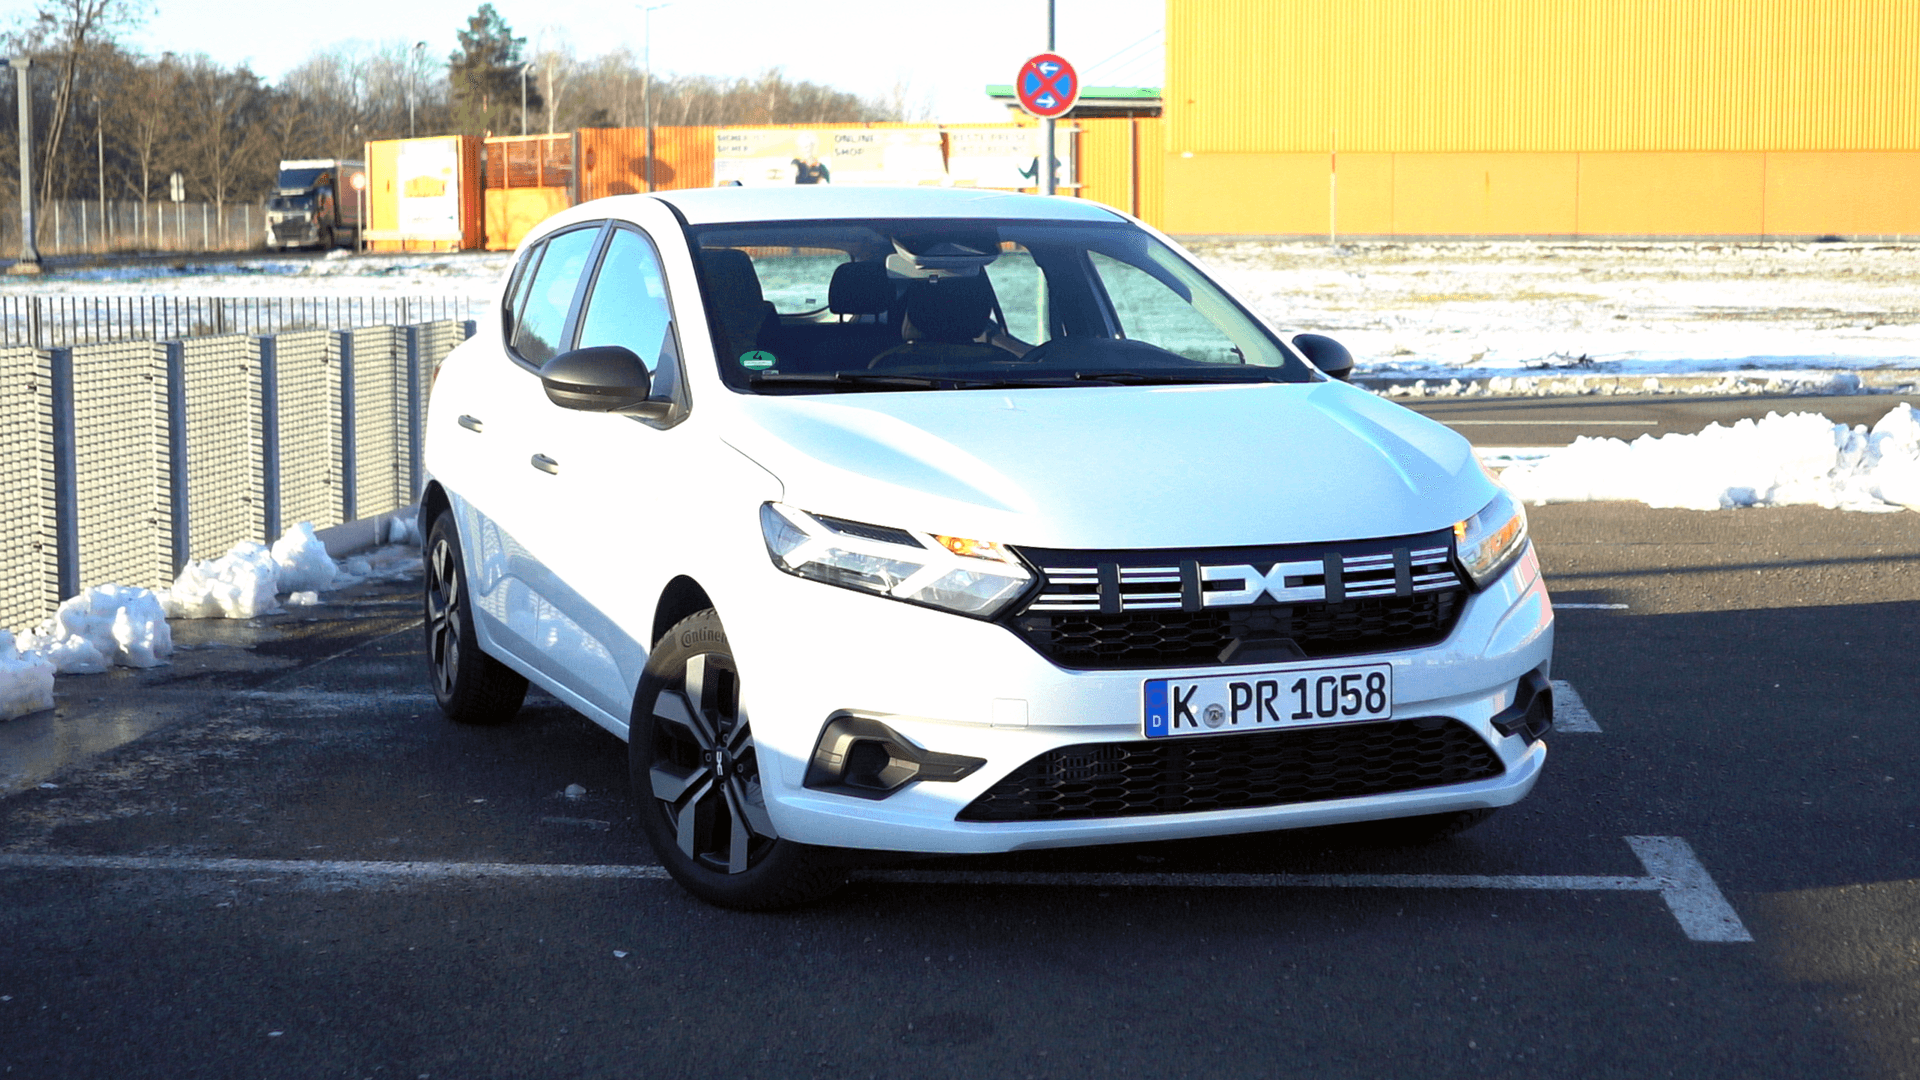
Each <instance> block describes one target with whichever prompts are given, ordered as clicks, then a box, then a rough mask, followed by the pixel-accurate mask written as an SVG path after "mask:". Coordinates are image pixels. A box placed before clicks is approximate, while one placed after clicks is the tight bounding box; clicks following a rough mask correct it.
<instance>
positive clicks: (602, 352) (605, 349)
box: [540, 345, 673, 420]
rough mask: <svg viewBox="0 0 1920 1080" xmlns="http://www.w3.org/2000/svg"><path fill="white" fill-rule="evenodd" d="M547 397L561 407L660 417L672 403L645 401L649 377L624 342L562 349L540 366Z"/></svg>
mask: <svg viewBox="0 0 1920 1080" xmlns="http://www.w3.org/2000/svg"><path fill="white" fill-rule="evenodd" d="M540 385H541V386H543V387H545V388H546V391H547V400H548V401H551V402H553V403H554V404H555V405H558V406H560V407H561V408H563V409H577V410H579V411H580V412H610V413H620V414H621V415H623V416H640V417H645V418H647V419H650V420H660V419H664V418H665V417H666V415H667V413H668V411H669V410H671V409H672V408H673V403H672V402H669V401H648V400H647V397H648V396H649V395H650V394H652V393H653V378H652V376H650V375H648V374H647V365H646V363H645V362H644V361H642V360H641V359H640V357H639V356H638V355H637V354H635V353H634V351H633V350H632V349H629V348H627V347H626V346H625V345H593V346H590V347H588V348H585V349H575V350H573V351H572V352H564V353H561V354H560V355H559V356H556V357H554V358H553V359H551V360H549V361H547V362H546V363H545V364H542V365H541V366H540Z"/></svg>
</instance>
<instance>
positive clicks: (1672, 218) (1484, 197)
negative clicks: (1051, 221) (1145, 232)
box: [1149, 152, 1920, 237]
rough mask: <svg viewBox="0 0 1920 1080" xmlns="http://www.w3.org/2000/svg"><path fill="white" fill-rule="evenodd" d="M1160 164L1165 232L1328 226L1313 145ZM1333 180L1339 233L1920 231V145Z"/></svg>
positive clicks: (1593, 160) (1389, 164)
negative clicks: (1900, 149) (1302, 150)
mask: <svg viewBox="0 0 1920 1080" xmlns="http://www.w3.org/2000/svg"><path fill="white" fill-rule="evenodd" d="M1164 167H1165V170H1166V174H1165V175H1166V181H1165V200H1164V207H1163V208H1162V209H1161V210H1160V213H1159V219H1158V220H1157V221H1155V222H1154V223H1155V224H1157V225H1159V226H1160V227H1161V228H1162V229H1164V230H1166V231H1167V232H1170V233H1176V234H1182V235H1204V234H1211V235H1306V236H1324V235H1326V233H1327V227H1328V217H1329V200H1328V191H1327V187H1328V184H1327V173H1328V159H1327V155H1325V154H1194V155H1190V156H1189V155H1183V154H1167V155H1165V158H1164ZM1339 180H1340V182H1339V219H1338V222H1337V224H1338V230H1339V233H1340V235H1345V236H1729V237H1734V236H1738V237H1757V236H1782V237H1793V236H1799V237H1807V236H1825V235H1839V236H1905V237H1920V152H1916V153H1860V154H1848V153H1774V154H1761V153H1589V154H1572V153H1563V154H1420V153H1412V154H1345V153H1343V154H1341V155H1340V166H1339ZM1149 220H1152V219H1149Z"/></svg>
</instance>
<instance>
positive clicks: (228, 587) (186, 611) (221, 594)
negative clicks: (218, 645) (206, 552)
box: [166, 540, 280, 619]
mask: <svg viewBox="0 0 1920 1080" xmlns="http://www.w3.org/2000/svg"><path fill="white" fill-rule="evenodd" d="M279 591H280V568H279V566H278V565H276V564H275V563H274V561H273V552H272V551H270V550H268V549H267V546H266V545H265V544H260V543H256V542H254V541H252V540H242V541H241V542H240V543H238V544H235V545H233V547H232V548H231V549H230V550H228V552H227V553H226V554H225V555H222V556H220V557H219V558H218V559H200V560H197V561H194V562H190V563H188V564H187V565H186V566H184V567H182V568H181V569H180V575H179V576H178V577H176V578H174V581H173V587H172V588H170V589H168V590H167V591H166V597H167V599H166V604H167V614H168V615H170V616H172V617H174V618H176V619H222V618H224V619H251V618H253V617H254V616H255V615H264V614H266V613H267V612H269V611H272V610H273V609H274V599H273V598H274V595H275V594H276V593H278V592H279Z"/></svg>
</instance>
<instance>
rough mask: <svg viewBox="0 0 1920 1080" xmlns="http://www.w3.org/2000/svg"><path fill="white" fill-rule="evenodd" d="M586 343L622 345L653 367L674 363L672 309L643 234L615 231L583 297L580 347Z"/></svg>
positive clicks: (656, 260) (663, 279) (654, 256)
mask: <svg viewBox="0 0 1920 1080" xmlns="http://www.w3.org/2000/svg"><path fill="white" fill-rule="evenodd" d="M589 345H625V346H626V347H627V348H629V349H632V350H633V351H634V352H635V353H637V354H638V355H639V357H640V359H642V360H645V361H646V362H647V370H648V371H652V372H658V371H659V370H660V368H661V365H662V364H663V363H666V364H668V365H669V366H671V364H672V360H673V354H674V348H673V312H672V310H671V309H670V308H668V306H667V282H666V277H665V275H664V274H663V273H662V272H661V270H660V257H659V255H657V254H656V253H655V252H654V250H653V245H652V244H650V243H648V242H647V238H646V237H644V236H641V235H640V234H639V233H637V232H633V231H632V230H630V229H616V230H614V233H613V240H612V242H611V243H609V244H608V245H607V254H606V258H604V259H603V260H601V263H600V273H599V276H597V277H596V278H594V281H593V294H592V295H591V296H589V297H587V308H586V313H585V314H584V315H583V316H581V319H580V342H579V346H578V347H579V348H582V349H584V348H586V347H587V346H589Z"/></svg>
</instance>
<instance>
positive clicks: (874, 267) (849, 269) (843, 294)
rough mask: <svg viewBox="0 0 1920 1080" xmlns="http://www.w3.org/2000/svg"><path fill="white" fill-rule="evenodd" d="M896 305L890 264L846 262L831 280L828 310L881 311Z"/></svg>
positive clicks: (857, 312)
mask: <svg viewBox="0 0 1920 1080" xmlns="http://www.w3.org/2000/svg"><path fill="white" fill-rule="evenodd" d="M892 305H893V279H892V278H890V277H888V276H887V264H886V263H884V262H881V261H880V260H878V259H875V260H873V261H871V262H844V263H841V264H840V265H839V266H836V267H834V268H833V280H832V281H831V282H829V283H828V284H827V310H828V311H831V312H833V313H834V314H835V315H878V314H880V313H881V312H883V311H885V310H887V309H888V308H889V307H891V306H892Z"/></svg>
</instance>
